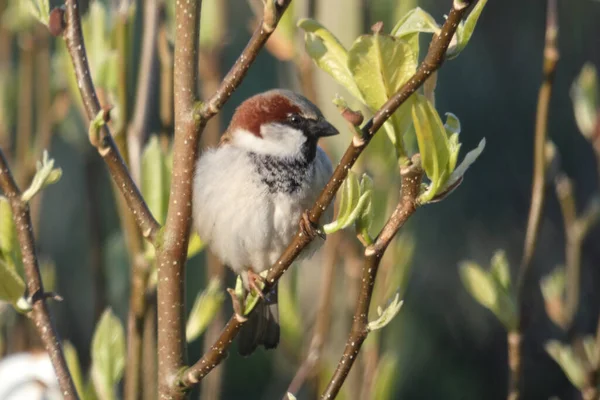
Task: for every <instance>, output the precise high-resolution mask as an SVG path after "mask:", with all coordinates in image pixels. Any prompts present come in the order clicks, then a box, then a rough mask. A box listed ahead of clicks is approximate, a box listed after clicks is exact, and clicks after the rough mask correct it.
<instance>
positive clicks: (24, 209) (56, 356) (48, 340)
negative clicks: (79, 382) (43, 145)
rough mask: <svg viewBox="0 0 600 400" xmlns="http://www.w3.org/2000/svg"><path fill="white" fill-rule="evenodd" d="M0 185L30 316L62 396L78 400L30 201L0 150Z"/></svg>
mask: <svg viewBox="0 0 600 400" xmlns="http://www.w3.org/2000/svg"><path fill="white" fill-rule="evenodd" d="M0 188H1V189H2V191H3V192H4V194H5V196H6V197H7V198H8V200H9V202H10V205H11V208H12V214H13V220H14V222H15V226H16V228H17V235H18V238H19V245H20V247H21V254H22V257H23V267H24V270H25V276H26V278H27V293H28V295H29V296H30V297H31V302H32V306H33V310H32V311H31V313H30V315H29V316H30V318H31V319H32V320H33V322H34V324H35V328H36V330H37V331H38V334H39V335H40V338H41V339H42V342H43V343H44V348H45V349H46V351H47V352H48V355H49V356H50V361H51V362H52V366H53V367H54V371H55V372H56V376H57V378H58V384H59V385H60V390H61V392H62V395H63V396H64V398H65V399H68V400H70V399H78V398H79V397H78V396H77V391H76V389H75V385H74V384H73V379H72V378H71V374H70V373H69V368H68V367H67V361H66V360H65V355H64V353H63V349H62V346H61V344H60V338H59V336H58V333H57V332H56V328H55V327H54V324H53V323H52V319H51V318H50V311H49V310H48V306H47V305H46V296H45V295H46V293H45V292H44V285H43V283H42V276H41V274H40V267H39V264H38V259H37V254H36V251H35V241H34V238H33V225H32V223H31V215H30V213H29V204H28V203H26V202H24V201H23V200H22V199H21V191H20V190H19V188H18V187H17V184H16V182H15V180H14V178H13V176H12V174H11V172H10V170H9V168H8V164H7V162H6V158H4V153H3V152H2V150H1V149H0Z"/></svg>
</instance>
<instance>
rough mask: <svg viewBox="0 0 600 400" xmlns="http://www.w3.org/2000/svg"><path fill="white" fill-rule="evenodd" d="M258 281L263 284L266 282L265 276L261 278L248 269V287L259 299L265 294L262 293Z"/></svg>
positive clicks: (263, 297)
mask: <svg viewBox="0 0 600 400" xmlns="http://www.w3.org/2000/svg"><path fill="white" fill-rule="evenodd" d="M258 282H260V283H261V284H262V285H263V286H264V284H265V283H267V281H266V280H265V278H263V277H262V276H260V275H259V274H257V273H256V272H254V271H252V270H251V269H249V270H248V286H249V287H250V290H253V291H254V292H255V293H256V295H257V296H259V297H260V298H261V299H263V300H264V299H265V295H264V294H263V291H262V287H261V286H260V285H259V284H258Z"/></svg>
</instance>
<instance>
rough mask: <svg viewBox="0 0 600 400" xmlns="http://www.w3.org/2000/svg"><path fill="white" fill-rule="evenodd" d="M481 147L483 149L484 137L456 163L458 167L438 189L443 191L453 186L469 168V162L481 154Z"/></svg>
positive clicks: (472, 161) (471, 162)
mask: <svg viewBox="0 0 600 400" xmlns="http://www.w3.org/2000/svg"><path fill="white" fill-rule="evenodd" d="M483 149H485V138H483V139H481V141H480V142H479V144H478V145H477V147H476V148H474V149H473V150H471V151H470V152H468V153H467V154H466V155H465V158H464V159H463V160H462V162H461V163H460V164H459V165H458V167H456V168H455V169H454V171H452V173H451V174H450V177H449V178H448V180H447V181H446V183H445V184H444V186H442V188H441V190H440V191H441V192H443V191H444V190H446V189H447V188H450V187H453V186H454V184H455V183H456V182H458V181H459V180H460V179H462V178H463V176H464V175H465V172H467V169H469V167H470V166H471V164H473V163H474V162H475V160H477V158H478V157H479V156H480V155H481V153H482V152H483Z"/></svg>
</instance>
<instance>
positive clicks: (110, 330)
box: [91, 309, 125, 400]
mask: <svg viewBox="0 0 600 400" xmlns="http://www.w3.org/2000/svg"><path fill="white" fill-rule="evenodd" d="M124 368H125V333H124V331H123V326H122V325H121V321H120V320H119V318H117V317H116V316H115V315H114V314H113V312H112V311H111V310H110V309H107V310H106V311H104V313H103V314H102V316H101V317H100V321H99V322H98V325H97V326H96V331H95V332H94V337H93V338H92V367H91V376H92V381H93V382H94V387H95V389H96V393H97V394H98V397H99V398H100V399H101V400H112V399H117V391H116V390H117V384H118V383H119V381H120V380H121V377H122V376H123V370H124Z"/></svg>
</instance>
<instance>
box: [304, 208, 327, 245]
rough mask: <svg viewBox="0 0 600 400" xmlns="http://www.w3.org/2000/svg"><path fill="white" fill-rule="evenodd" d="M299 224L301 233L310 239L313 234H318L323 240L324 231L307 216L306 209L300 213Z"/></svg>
mask: <svg viewBox="0 0 600 400" xmlns="http://www.w3.org/2000/svg"><path fill="white" fill-rule="evenodd" d="M299 225H300V230H301V231H302V233H303V234H305V235H306V236H308V237H309V238H310V239H314V238H315V236H319V237H320V238H321V239H323V240H325V232H323V231H322V230H321V229H320V228H319V227H318V226H316V225H315V224H313V223H312V221H311V220H310V217H309V216H308V210H304V212H303V213H302V216H301V217H300V222H299Z"/></svg>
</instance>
